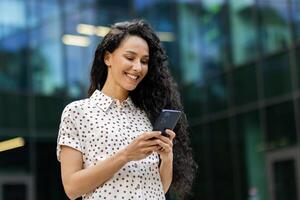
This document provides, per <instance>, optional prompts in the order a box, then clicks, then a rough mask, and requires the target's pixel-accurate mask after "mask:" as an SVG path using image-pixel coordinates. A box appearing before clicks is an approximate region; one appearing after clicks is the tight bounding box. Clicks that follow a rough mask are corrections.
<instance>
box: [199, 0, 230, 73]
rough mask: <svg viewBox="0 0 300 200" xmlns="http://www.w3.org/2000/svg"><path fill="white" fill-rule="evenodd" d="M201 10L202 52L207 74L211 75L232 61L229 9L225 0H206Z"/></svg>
mask: <svg viewBox="0 0 300 200" xmlns="http://www.w3.org/2000/svg"><path fill="white" fill-rule="evenodd" d="M201 10H202V12H200V13H201V15H200V23H201V32H200V33H201V38H203V39H201V44H202V47H201V54H202V57H203V58H202V59H203V63H204V66H205V72H207V73H206V74H205V75H209V74H214V73H216V72H220V71H221V70H223V69H222V68H224V67H225V66H227V64H228V63H229V62H230V56H229V52H230V51H229V49H227V48H228V44H227V42H228V41H229V40H228V30H227V29H226V27H228V25H227V24H226V17H227V15H228V9H227V6H226V2H225V1H224V0H219V1H211V0H204V1H203V8H202V9H201Z"/></svg>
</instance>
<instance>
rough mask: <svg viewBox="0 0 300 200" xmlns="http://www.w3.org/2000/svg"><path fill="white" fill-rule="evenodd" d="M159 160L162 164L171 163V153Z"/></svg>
mask: <svg viewBox="0 0 300 200" xmlns="http://www.w3.org/2000/svg"><path fill="white" fill-rule="evenodd" d="M160 159H161V162H162V163H173V153H170V154H169V155H167V156H161V158H160Z"/></svg>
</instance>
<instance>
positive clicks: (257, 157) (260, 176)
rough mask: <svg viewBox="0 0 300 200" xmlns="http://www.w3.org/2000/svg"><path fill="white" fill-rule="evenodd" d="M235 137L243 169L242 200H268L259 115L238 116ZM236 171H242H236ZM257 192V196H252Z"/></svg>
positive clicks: (254, 113) (255, 113)
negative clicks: (252, 199)
mask: <svg viewBox="0 0 300 200" xmlns="http://www.w3.org/2000/svg"><path fill="white" fill-rule="evenodd" d="M236 119H237V123H236V124H237V131H236V132H235V134H234V135H235V137H236V138H237V140H238V141H239V143H238V144H237V145H238V150H239V151H238V152H237V153H238V154H239V158H240V160H239V161H240V162H243V163H241V166H245V169H244V168H242V169H241V170H242V173H244V174H241V177H242V180H241V181H242V183H243V185H242V186H241V189H242V190H243V194H242V196H243V198H242V199H248V198H249V199H251V197H252V198H253V196H254V195H255V196H256V198H259V199H262V200H267V199H268V194H267V177H266V166H265V154H264V141H263V132H262V130H261V125H260V118H259V113H258V112H257V111H253V112H250V113H245V114H241V115H238V116H237V117H236ZM235 171H240V169H236V170H235ZM254 190H255V192H256V193H255V194H252V193H253V191H254Z"/></svg>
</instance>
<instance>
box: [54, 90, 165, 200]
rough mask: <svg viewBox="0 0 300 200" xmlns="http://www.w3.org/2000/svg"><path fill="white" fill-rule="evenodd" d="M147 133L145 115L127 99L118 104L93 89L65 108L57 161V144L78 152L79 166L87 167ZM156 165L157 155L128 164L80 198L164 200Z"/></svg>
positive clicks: (149, 128) (58, 141) (116, 101)
mask: <svg viewBox="0 0 300 200" xmlns="http://www.w3.org/2000/svg"><path fill="white" fill-rule="evenodd" d="M151 130H152V125H151V123H150V121H149V119H148V117H147V115H146V113H145V112H144V111H142V110H141V109H139V108H137V107H136V106H135V105H134V104H133V102H132V100H131V99H130V97H128V98H127V99H126V100H125V101H123V102H122V103H120V102H119V101H118V100H113V99H112V98H110V97H109V96H106V95H105V94H103V93H102V92H101V91H99V90H96V91H95V92H94V93H93V95H92V96H91V97H90V98H88V99H83V100H79V101H74V102H72V103H70V104H68V105H67V106H66V107H65V109H64V111H63V113H62V117H61V123H60V127H59V133H58V138H57V158H58V160H59V159H60V158H59V155H60V145H66V146H69V147H72V148H74V149H76V150H78V151H80V152H81V153H82V158H83V166H84V168H88V167H90V166H93V165H96V163H97V162H98V161H99V160H104V159H106V158H108V157H110V156H111V155H113V154H115V153H116V152H117V151H119V150H120V149H122V148H124V147H125V146H127V145H128V144H129V143H131V142H132V140H133V139H135V138H136V137H138V136H139V135H141V134H142V133H144V132H146V131H151ZM158 165H159V155H158V154H157V153H152V154H151V155H150V156H148V157H147V158H145V159H143V160H139V161H131V162H128V163H127V164H126V165H124V166H123V167H122V168H121V169H120V170H119V171H118V172H117V173H115V174H114V176H113V177H112V178H111V179H109V180H108V181H106V182H105V183H104V184H103V185H101V186H99V187H97V188H95V190H93V191H92V192H90V193H88V194H85V195H83V199H85V200H87V199H93V200H95V199H99V200H100V199H107V200H113V199H117V200H123V199H124V200H152V199H153V200H154V199H155V200H160V199H165V195H164V191H163V187H162V183H161V179H160V174H159V166H158Z"/></svg>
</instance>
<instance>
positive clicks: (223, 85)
mask: <svg viewBox="0 0 300 200" xmlns="http://www.w3.org/2000/svg"><path fill="white" fill-rule="evenodd" d="M206 87H207V89H206V92H207V103H208V112H216V111H221V110H224V109H226V108H227V106H228V87H227V82H226V77H225V75H224V74H222V75H220V76H217V77H215V78H212V79H210V80H208V81H207V86H206Z"/></svg>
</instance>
